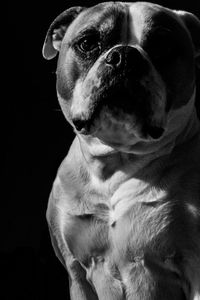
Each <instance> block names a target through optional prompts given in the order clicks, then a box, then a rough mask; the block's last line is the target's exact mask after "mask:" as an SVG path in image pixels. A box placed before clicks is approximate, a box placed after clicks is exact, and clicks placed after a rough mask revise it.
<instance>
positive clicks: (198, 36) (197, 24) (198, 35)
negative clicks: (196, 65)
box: [175, 10, 200, 59]
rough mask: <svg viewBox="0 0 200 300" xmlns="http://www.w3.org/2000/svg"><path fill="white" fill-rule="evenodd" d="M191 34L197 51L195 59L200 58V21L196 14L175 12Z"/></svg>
mask: <svg viewBox="0 0 200 300" xmlns="http://www.w3.org/2000/svg"><path fill="white" fill-rule="evenodd" d="M175 12H176V13H177V14H178V16H179V17H180V18H181V20H182V21H183V23H184V25H185V26H186V28H187V30H188V31H189V33H190V36H191V38H192V42H193V45H194V50H195V58H198V59H199V58H200V20H199V19H198V18H197V16H195V15H194V14H192V13H190V12H187V11H182V10H178V11H175Z"/></svg>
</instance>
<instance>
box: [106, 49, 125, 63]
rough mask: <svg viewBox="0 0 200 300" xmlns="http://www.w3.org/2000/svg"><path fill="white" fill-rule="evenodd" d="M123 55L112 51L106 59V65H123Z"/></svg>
mask: <svg viewBox="0 0 200 300" xmlns="http://www.w3.org/2000/svg"><path fill="white" fill-rule="evenodd" d="M121 59H122V58H121V53H120V52H119V51H117V50H114V51H111V52H110V53H109V54H108V55H107V57H106V63H107V64H109V65H112V66H119V65H120V64H121Z"/></svg>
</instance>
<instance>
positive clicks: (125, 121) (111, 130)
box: [77, 107, 164, 152]
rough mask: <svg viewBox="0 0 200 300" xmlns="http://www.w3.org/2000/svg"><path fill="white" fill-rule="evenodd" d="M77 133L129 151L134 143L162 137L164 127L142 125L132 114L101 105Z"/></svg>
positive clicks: (120, 149) (151, 141)
mask: <svg viewBox="0 0 200 300" xmlns="http://www.w3.org/2000/svg"><path fill="white" fill-rule="evenodd" d="M77 133H79V134H82V135H84V136H86V137H87V136H89V137H91V138H98V139H99V140H100V141H101V142H102V143H103V144H105V145H108V146H110V147H112V148H114V149H116V150H119V151H123V152H129V150H130V149H132V148H133V147H134V146H135V145H137V146H138V145H141V146H142V147H145V146H144V145H145V144H146V143H148V144H149V143H153V142H155V141H158V140H160V139H161V138H162V136H163V133H164V129H163V128H161V127H156V126H150V125H148V126H147V125H144V124H143V123H142V122H141V121H140V120H139V119H138V118H137V117H136V116H135V115H134V114H127V113H124V112H123V111H121V110H117V109H112V110H110V109H109V108H108V107H103V108H102V109H101V111H100V112H99V114H98V115H97V116H96V118H94V119H93V120H90V122H89V123H86V124H85V126H84V128H82V129H81V130H80V131H77Z"/></svg>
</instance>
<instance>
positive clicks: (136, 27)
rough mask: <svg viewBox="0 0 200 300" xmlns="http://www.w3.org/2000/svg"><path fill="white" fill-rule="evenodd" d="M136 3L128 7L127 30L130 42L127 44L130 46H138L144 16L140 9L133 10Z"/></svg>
mask: <svg viewBox="0 0 200 300" xmlns="http://www.w3.org/2000/svg"><path fill="white" fill-rule="evenodd" d="M136 6H138V3H133V4H132V5H130V6H129V29H130V40H129V41H128V43H129V44H130V45H131V44H132V45H135V44H139V43H140V41H141V37H142V33H143V26H142V24H144V20H145V16H144V13H142V12H141V9H135V8H136Z"/></svg>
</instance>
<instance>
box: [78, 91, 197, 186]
mask: <svg viewBox="0 0 200 300" xmlns="http://www.w3.org/2000/svg"><path fill="white" fill-rule="evenodd" d="M194 97H195V95H193V96H192V97H191V99H190V101H189V102H190V103H189V104H187V106H186V107H185V108H184V109H182V111H180V112H179V113H178V114H177V115H175V116H174V117H173V118H178V116H180V115H181V113H184V112H185V111H187V113H186V115H187V117H182V116H181V117H182V119H183V120H182V124H181V126H180V127H179V128H178V130H177V131H176V132H173V133H172V134H171V133H170V134H169V136H168V138H166V140H165V142H163V143H161V145H162V146H161V147H160V148H159V147H158V150H156V151H153V152H150V153H145V154H144V153H142V154H140V153H134V152H133V153H125V152H121V151H117V150H116V149H113V148H111V147H109V146H106V145H104V144H103V143H101V141H99V140H98V139H97V138H91V139H85V138H84V137H83V136H78V140H79V142H80V151H81V152H82V154H83V157H84V160H85V163H86V166H87V169H88V171H89V173H90V174H92V175H93V176H94V178H97V179H98V180H100V181H101V182H106V181H110V180H112V179H113V181H115V180H116V182H118V180H119V181H120V180H122V181H123V180H126V178H129V177H132V178H133V177H135V178H140V179H142V180H143V181H146V180H148V179H147V177H149V178H151V179H152V176H153V174H158V171H159V168H161V166H162V168H164V166H167V163H168V161H169V158H170V156H171V155H172V154H173V153H174V152H175V151H176V150H177V148H180V149H181V147H182V146H181V145H182V144H184V143H186V142H188V141H189V140H192V138H193V137H194V136H195V135H196V134H197V133H198V132H199V131H200V125H199V120H198V118H197V115H196V111H195V108H194ZM188 109H189V110H190V113H189V114H188ZM152 170H154V171H152ZM119 177H120V178H121V179H119ZM116 178H118V179H116ZM124 178H125V179H124Z"/></svg>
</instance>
